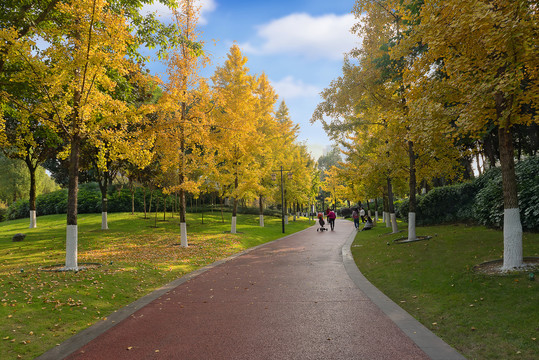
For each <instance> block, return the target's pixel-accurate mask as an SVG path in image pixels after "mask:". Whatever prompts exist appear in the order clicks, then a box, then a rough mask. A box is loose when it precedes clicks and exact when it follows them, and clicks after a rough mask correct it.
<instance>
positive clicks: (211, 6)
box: [140, 0, 217, 25]
mask: <svg viewBox="0 0 539 360" xmlns="http://www.w3.org/2000/svg"><path fill="white" fill-rule="evenodd" d="M195 6H200V18H199V19H198V23H199V24H200V25H205V24H207V23H208V20H207V19H206V18H205V15H207V14H209V13H211V12H212V11H214V10H215V9H217V3H216V2H215V0H195ZM140 12H141V14H149V13H156V14H157V16H158V17H161V18H163V19H165V20H168V21H170V20H172V10H171V9H169V8H168V7H167V6H166V5H163V4H161V3H160V2H159V1H157V0H155V2H154V3H153V4H151V5H144V6H143V7H142V10H141V11H140Z"/></svg>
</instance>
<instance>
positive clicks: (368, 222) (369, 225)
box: [361, 215, 374, 231]
mask: <svg viewBox="0 0 539 360" xmlns="http://www.w3.org/2000/svg"><path fill="white" fill-rule="evenodd" d="M373 226H374V223H373V222H372V219H371V217H370V216H369V215H367V216H366V221H365V226H363V229H361V231H363V230H370V229H372V227H373Z"/></svg>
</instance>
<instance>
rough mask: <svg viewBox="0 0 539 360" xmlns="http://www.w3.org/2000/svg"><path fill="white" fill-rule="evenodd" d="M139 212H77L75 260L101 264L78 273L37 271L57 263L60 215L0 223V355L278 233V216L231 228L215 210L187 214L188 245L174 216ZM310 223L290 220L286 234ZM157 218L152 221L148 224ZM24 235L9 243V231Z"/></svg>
mask: <svg viewBox="0 0 539 360" xmlns="http://www.w3.org/2000/svg"><path fill="white" fill-rule="evenodd" d="M143 217H144V216H143V214H135V215H130V214H126V213H122V214H114V213H113V214H109V230H101V214H81V215H79V217H78V226H79V245H78V261H79V265H80V263H100V264H102V266H101V267H99V268H97V269H91V270H86V271H80V272H77V273H75V272H45V271H40V270H38V269H39V268H40V267H46V266H51V265H55V264H63V263H65V223H66V217H65V215H52V216H43V217H38V219H37V225H38V227H37V228H36V229H28V225H29V220H28V219H21V220H14V221H9V222H3V223H0V300H1V306H0V319H2V321H1V322H0V334H1V338H2V339H0V354H1V355H2V356H1V358H2V359H33V358H35V357H36V356H38V355H40V354H42V353H43V352H45V351H46V350H48V349H49V348H51V347H54V346H55V344H58V343H60V342H62V341H64V340H65V339H67V338H68V337H70V336H71V335H73V334H75V333H77V332H79V331H80V330H82V329H84V328H86V327H88V326H90V325H92V324H93V323H95V322H98V321H100V320H101V319H103V318H106V317H107V316H108V315H109V314H110V313H112V312H113V311H115V310H117V309H119V308H121V307H123V306H125V305H127V304H129V303H131V302H133V301H135V300H136V299H138V298H140V297H142V296H144V295H146V294H148V293H150V292H151V291H152V290H155V289H157V288H159V287H160V286H162V285H164V284H166V283H168V282H170V281H172V280H174V279H176V278H178V277H181V276H182V275H184V274H186V273H189V272H191V271H193V270H196V269H198V268H200V267H203V266H205V265H208V264H211V263H213V262H215V261H217V260H219V259H223V258H226V257H228V256H230V255H232V254H234V253H238V252H240V251H242V250H244V249H247V248H250V247H253V246H256V245H259V244H262V243H265V242H268V241H271V240H274V239H278V238H280V237H282V236H283V234H282V232H281V230H282V229H281V220H280V218H273V217H272V218H270V217H265V227H264V228H261V227H260V226H259V219H258V216H252V215H238V226H237V231H238V232H239V233H238V234H230V233H226V232H227V231H228V232H229V231H230V213H225V222H224V223H223V222H222V221H221V214H220V213H219V212H215V213H213V214H212V213H206V214H204V224H202V215H201V214H188V221H187V223H188V225H187V232H188V234H187V235H188V241H189V247H188V248H181V247H180V246H179V245H178V244H179V243H180V237H179V221H178V217H174V218H171V217H170V214H168V216H167V220H166V221H163V214H160V215H159V217H158V218H157V221H156V219H155V218H154V217H153V215H152V217H151V219H144V218H143ZM313 223H314V222H311V221H309V220H307V219H305V218H301V219H300V220H298V221H290V222H289V224H288V225H287V227H286V233H287V234H290V233H293V232H296V231H299V230H302V229H304V228H306V227H308V226H310V225H312V224H313ZM156 224H157V227H155V225H156ZM19 232H22V233H25V234H27V236H26V239H25V240H24V241H22V242H12V241H11V238H12V236H13V235H14V234H16V233H19Z"/></svg>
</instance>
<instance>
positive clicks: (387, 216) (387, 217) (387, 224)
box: [385, 211, 391, 228]
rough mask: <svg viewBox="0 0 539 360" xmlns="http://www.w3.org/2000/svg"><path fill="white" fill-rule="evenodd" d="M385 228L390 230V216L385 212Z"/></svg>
mask: <svg viewBox="0 0 539 360" xmlns="http://www.w3.org/2000/svg"><path fill="white" fill-rule="evenodd" d="M385 214H386V228H390V227H391V216H390V214H389V213H388V212H387V211H386V213H385Z"/></svg>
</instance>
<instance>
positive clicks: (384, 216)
mask: <svg viewBox="0 0 539 360" xmlns="http://www.w3.org/2000/svg"><path fill="white" fill-rule="evenodd" d="M382 222H383V223H385V222H386V212H385V211H382Z"/></svg>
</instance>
